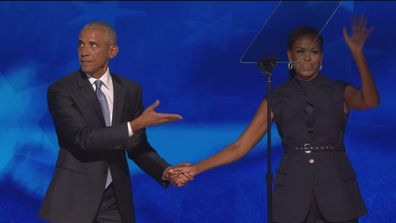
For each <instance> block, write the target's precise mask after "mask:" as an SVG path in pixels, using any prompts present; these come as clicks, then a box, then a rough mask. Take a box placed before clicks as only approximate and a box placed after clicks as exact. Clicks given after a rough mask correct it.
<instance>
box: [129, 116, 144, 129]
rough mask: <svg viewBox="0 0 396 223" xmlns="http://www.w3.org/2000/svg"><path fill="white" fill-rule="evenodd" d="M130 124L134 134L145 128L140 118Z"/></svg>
mask: <svg viewBox="0 0 396 223" xmlns="http://www.w3.org/2000/svg"><path fill="white" fill-rule="evenodd" d="M129 124H130V125H131V128H132V132H136V131H137V130H139V129H141V128H144V126H143V124H142V123H141V121H140V120H139V118H136V119H134V120H132V121H130V122H129Z"/></svg>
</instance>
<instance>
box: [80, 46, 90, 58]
mask: <svg viewBox="0 0 396 223" xmlns="http://www.w3.org/2000/svg"><path fill="white" fill-rule="evenodd" d="M78 52H79V54H80V56H81V57H85V56H88V55H89V52H88V49H87V48H86V47H85V46H81V47H80V48H78Z"/></svg>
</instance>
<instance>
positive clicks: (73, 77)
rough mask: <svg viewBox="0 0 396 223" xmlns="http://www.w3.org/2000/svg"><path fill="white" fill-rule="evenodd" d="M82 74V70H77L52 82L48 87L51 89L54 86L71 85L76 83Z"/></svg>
mask: <svg viewBox="0 0 396 223" xmlns="http://www.w3.org/2000/svg"><path fill="white" fill-rule="evenodd" d="M81 75H82V73H81V72H80V70H75V71H73V72H71V73H68V74H66V75H65V76H63V77H61V78H59V79H57V80H55V81H54V82H52V83H51V84H50V85H49V87H48V88H49V89H50V88H54V87H66V86H71V85H72V84H73V83H75V82H76V81H77V80H78V77H79V76H81Z"/></svg>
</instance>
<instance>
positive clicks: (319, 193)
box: [174, 17, 379, 223]
mask: <svg viewBox="0 0 396 223" xmlns="http://www.w3.org/2000/svg"><path fill="white" fill-rule="evenodd" d="M366 25H367V19H366V17H360V18H356V19H354V21H353V23H352V35H350V36H349V35H348V33H347V30H346V29H345V28H344V29H343V34H344V39H345V42H346V44H347V45H348V47H349V49H350V51H351V54H352V56H353V59H354V60H355V63H356V65H357V68H358V70H359V73H360V79H361V83H362V89H361V90H358V89H356V88H355V87H353V86H352V85H349V84H347V83H345V82H342V81H333V80H330V79H328V78H326V77H325V76H323V75H322V74H321V73H320V70H321V67H322V58H323V54H322V49H323V38H322V37H321V36H319V37H318V32H317V31H316V30H315V29H314V28H311V27H301V28H298V29H296V30H294V31H292V32H291V33H290V34H289V43H288V52H287V54H288V58H289V62H290V63H289V69H290V74H291V76H290V78H289V80H288V81H286V82H285V83H283V84H281V85H280V86H278V87H276V88H275V89H274V90H273V93H272V95H273V96H272V100H271V105H272V112H271V116H272V119H273V120H274V122H275V123H276V125H277V128H278V132H279V134H280V137H281V139H282V146H283V151H284V153H283V156H282V159H281V162H280V165H279V167H278V169H277V171H276V174H275V178H274V191H273V209H274V212H273V218H274V222H279V223H297V222H307V223H311V222H344V223H346V222H358V218H359V217H360V216H363V215H365V214H366V212H367V210H366V207H365V204H364V202H363V199H362V197H361V194H360V191H359V187H358V185H357V182H356V175H355V172H354V170H353V168H352V166H351V164H350V162H349V159H348V157H347V154H346V152H345V146H344V130H345V126H346V121H347V117H348V112H349V110H350V109H370V108H374V107H376V106H378V104H379V96H378V93H377V89H376V86H375V83H374V81H373V79H372V76H371V72H370V70H369V68H368V65H367V63H366V59H365V56H364V54H363V46H364V43H365V41H366V39H367V37H368V35H369V34H370V33H371V32H372V30H373V28H370V29H367V28H366ZM266 117H267V100H266V99H264V100H263V102H262V103H261V104H260V106H259V108H258V110H257V112H256V114H255V116H254V118H253V120H252V121H251V123H250V124H249V126H248V127H247V128H246V129H245V131H244V132H243V133H242V135H241V136H240V137H239V138H238V139H237V140H236V141H235V142H234V143H233V144H231V145H229V146H228V147H226V148H225V149H223V150H222V151H220V152H219V153H217V154H215V155H213V156H211V157H209V158H208V159H205V160H203V161H201V162H199V163H197V164H196V165H194V166H191V167H180V168H175V169H174V171H176V172H177V173H183V174H190V175H192V176H195V175H197V174H199V173H201V172H203V171H206V170H208V169H211V168H214V167H217V166H219V165H223V164H226V163H230V162H233V161H235V160H237V159H239V158H241V157H242V156H244V155H245V154H246V153H248V152H249V151H250V150H251V149H252V148H253V147H254V146H255V145H256V144H257V143H258V142H259V141H260V139H261V138H262V137H263V135H264V134H265V133H266V131H267V118H266Z"/></svg>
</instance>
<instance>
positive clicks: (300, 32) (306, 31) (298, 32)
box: [287, 26, 323, 50]
mask: <svg viewBox="0 0 396 223" xmlns="http://www.w3.org/2000/svg"><path fill="white" fill-rule="evenodd" d="M306 35H312V36H315V37H317V40H319V44H320V50H323V37H322V35H320V33H319V32H318V31H317V30H316V29H315V28H314V27H312V26H302V27H298V28H296V29H294V30H293V31H291V32H290V33H289V37H288V44H287V48H288V49H289V50H291V49H293V45H294V43H295V42H296V41H297V40H298V39H299V38H301V37H303V36H306Z"/></svg>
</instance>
